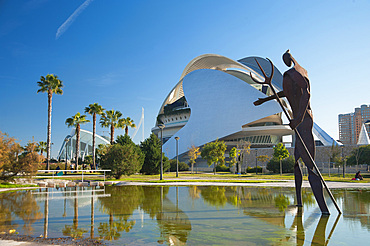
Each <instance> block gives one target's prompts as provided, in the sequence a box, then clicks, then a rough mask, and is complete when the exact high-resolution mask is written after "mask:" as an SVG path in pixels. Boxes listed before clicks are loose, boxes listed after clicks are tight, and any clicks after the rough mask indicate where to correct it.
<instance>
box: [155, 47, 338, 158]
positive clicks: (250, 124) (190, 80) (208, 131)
mask: <svg viewBox="0 0 370 246" xmlns="http://www.w3.org/2000/svg"><path fill="white" fill-rule="evenodd" d="M255 59H257V60H258V62H259V63H260V64H261V66H262V68H263V69H264V71H265V72H266V73H267V75H269V74H270V73H271V65H270V63H269V62H268V61H267V60H265V59H263V58H260V57H247V58H244V59H241V60H238V61H234V60H232V59H229V58H227V57H224V56H220V55H211V54H207V55H202V56H199V57H196V58H195V59H193V60H192V61H191V62H190V63H189V64H188V65H187V66H186V67H185V69H184V71H183V73H182V75H181V77H180V80H179V82H178V83H177V84H176V85H175V87H174V88H173V89H172V90H171V91H170V93H169V94H168V96H167V97H166V98H165V100H164V102H163V104H162V106H161V108H160V110H159V113H158V116H157V121H156V125H155V127H153V128H152V132H153V133H154V134H156V135H157V136H158V137H160V135H161V133H160V129H159V127H158V125H159V124H164V125H165V128H164V129H163V139H164V142H165V144H164V146H163V152H164V153H165V154H166V155H167V156H168V157H169V158H170V159H171V158H174V157H175V156H176V149H175V148H176V147H175V146H176V142H175V141H176V140H175V137H179V138H180V140H179V154H180V155H181V154H183V153H186V152H187V151H188V150H189V148H190V147H191V146H193V145H194V146H202V145H204V144H206V143H208V142H212V141H215V140H216V139H220V140H223V141H225V142H226V144H227V145H228V146H235V145H236V144H237V143H238V141H240V140H244V141H248V142H250V143H251V145H252V147H271V146H274V145H276V144H277V143H279V142H282V137H283V136H288V135H292V134H293V131H292V130H291V129H290V127H289V126H288V125H284V124H283V120H282V113H281V112H282V110H281V108H280V106H279V105H278V103H277V102H276V101H270V102H267V103H264V104H262V105H260V106H254V104H253V102H254V101H255V100H257V99H258V98H259V97H266V96H270V95H271V94H272V92H271V91H270V88H269V87H268V86H264V85H260V84H257V83H255V82H254V81H253V80H252V79H251V77H250V73H252V75H253V77H254V78H257V79H260V80H262V79H263V77H262V74H261V71H260V69H259V68H258V66H257V63H256V62H255ZM282 80H283V77H282V74H281V73H280V72H279V70H278V69H277V68H276V67H275V73H274V77H273V80H272V84H273V86H274V87H275V89H276V90H277V91H281V90H282ZM283 104H284V105H286V107H287V109H288V111H289V112H290V108H289V106H287V103H286V102H285V101H284V102H283ZM314 132H315V134H316V135H318V136H317V137H318V139H319V140H320V144H321V145H329V146H331V145H332V143H333V141H334V140H333V139H332V138H331V137H330V136H329V135H327V134H326V133H325V132H324V131H323V130H322V129H321V128H319V127H318V126H317V125H316V124H315V129H314Z"/></svg>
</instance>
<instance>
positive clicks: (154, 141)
mask: <svg viewBox="0 0 370 246" xmlns="http://www.w3.org/2000/svg"><path fill="white" fill-rule="evenodd" d="M140 148H141V151H142V152H143V153H144V155H145V159H144V164H143V167H142V168H141V171H140V172H141V173H144V174H159V173H160V172H161V140H159V139H158V137H157V136H156V135H155V134H153V133H152V134H151V135H150V137H149V138H147V139H145V140H144V142H142V143H141V145H140ZM169 168H170V162H169V161H168V158H167V157H166V156H164V153H163V172H165V171H166V170H168V169H169Z"/></svg>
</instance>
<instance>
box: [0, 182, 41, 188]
mask: <svg viewBox="0 0 370 246" xmlns="http://www.w3.org/2000/svg"><path fill="white" fill-rule="evenodd" d="M36 186H37V185H20V184H11V183H0V188H19V187H36Z"/></svg>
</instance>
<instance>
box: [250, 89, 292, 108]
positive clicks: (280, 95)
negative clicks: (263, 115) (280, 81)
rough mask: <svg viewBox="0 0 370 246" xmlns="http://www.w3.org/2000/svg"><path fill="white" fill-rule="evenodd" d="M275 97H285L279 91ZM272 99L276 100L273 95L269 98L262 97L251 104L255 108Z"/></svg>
mask: <svg viewBox="0 0 370 246" xmlns="http://www.w3.org/2000/svg"><path fill="white" fill-rule="evenodd" d="M277 95H278V97H279V98H282V97H285V95H284V91H279V92H278V93H277ZM274 99H276V96H275V95H272V96H269V97H264V98H258V100H257V101H255V102H253V104H254V105H255V106H258V105H261V104H262V103H265V102H267V101H270V100H274Z"/></svg>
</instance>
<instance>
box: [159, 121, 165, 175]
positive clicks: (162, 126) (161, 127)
mask: <svg viewBox="0 0 370 246" xmlns="http://www.w3.org/2000/svg"><path fill="white" fill-rule="evenodd" d="M158 127H159V128H160V129H161V174H160V176H159V180H163V152H162V148H163V128H164V124H160V125H159V126H158Z"/></svg>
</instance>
